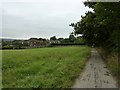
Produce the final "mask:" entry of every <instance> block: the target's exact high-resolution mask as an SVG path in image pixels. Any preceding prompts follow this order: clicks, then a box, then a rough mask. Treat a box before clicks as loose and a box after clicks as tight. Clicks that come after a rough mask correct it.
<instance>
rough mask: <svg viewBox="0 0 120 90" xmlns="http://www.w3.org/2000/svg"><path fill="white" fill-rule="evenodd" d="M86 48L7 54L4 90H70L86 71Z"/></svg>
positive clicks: (7, 51) (42, 49)
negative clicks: (13, 89)
mask: <svg viewBox="0 0 120 90" xmlns="http://www.w3.org/2000/svg"><path fill="white" fill-rule="evenodd" d="M89 55H90V48H89V47H86V46H82V47H79V46H76V47H73V46H72V47H55V48H39V49H26V50H3V57H2V60H3V64H2V69H3V71H2V73H3V88H66V87H67V88H68V87H71V86H72V84H73V83H74V80H75V78H76V77H77V76H78V75H79V74H80V72H81V71H82V69H83V68H84V65H85V62H86V60H87V57H88V56H89Z"/></svg>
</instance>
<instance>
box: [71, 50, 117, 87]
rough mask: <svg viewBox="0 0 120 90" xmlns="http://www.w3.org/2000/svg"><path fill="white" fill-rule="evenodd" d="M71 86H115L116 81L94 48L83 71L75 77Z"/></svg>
mask: <svg viewBox="0 0 120 90" xmlns="http://www.w3.org/2000/svg"><path fill="white" fill-rule="evenodd" d="M72 88H117V86H116V81H115V80H114V79H113V77H112V75H111V74H110V71H109V70H108V69H107V67H106V65H105V64H104V62H103V61H102V58H101V56H100V55H99V54H98V52H97V51H96V50H95V49H94V48H93V49H92V51H91V58H90V59H89V61H88V62H87V64H86V67H85V70H84V72H83V73H82V74H81V76H79V78H77V79H76V81H75V84H74V85H73V87H72Z"/></svg>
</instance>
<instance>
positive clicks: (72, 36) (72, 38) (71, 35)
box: [69, 33, 76, 42]
mask: <svg viewBox="0 0 120 90" xmlns="http://www.w3.org/2000/svg"><path fill="white" fill-rule="evenodd" d="M69 40H70V42H74V41H75V40H76V38H75V36H74V35H73V33H71V34H70V35H69Z"/></svg>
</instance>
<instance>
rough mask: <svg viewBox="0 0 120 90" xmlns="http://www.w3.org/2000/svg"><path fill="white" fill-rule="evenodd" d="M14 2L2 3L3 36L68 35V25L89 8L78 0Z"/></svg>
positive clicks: (70, 30) (69, 28) (47, 36)
mask: <svg viewBox="0 0 120 90" xmlns="http://www.w3.org/2000/svg"><path fill="white" fill-rule="evenodd" d="M12 1H14V0H10V1H9V2H8V0H5V1H4V3H3V14H2V15H3V22H2V25H3V37H12V38H29V37H32V36H34V37H46V38H49V37H51V36H53V35H56V36H57V37H68V35H69V33H70V32H72V28H71V27H69V24H70V23H72V22H76V21H79V19H80V16H81V15H84V13H85V12H86V11H88V10H89V8H87V7H85V6H84V5H83V3H82V1H79V0H74V2H73V0H69V1H68V0H64V1H63V0H58V1H57V0H39V2H36V1H37V0H35V1H34V0H30V1H31V2H30V1H29V2H28V1H27V0H25V1H24V2H22V1H21V2H18V1H20V0H16V2H12Z"/></svg>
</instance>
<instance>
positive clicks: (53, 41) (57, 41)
mask: <svg viewBox="0 0 120 90" xmlns="http://www.w3.org/2000/svg"><path fill="white" fill-rule="evenodd" d="M49 43H50V44H51V43H57V44H58V43H60V41H59V40H50V41H49Z"/></svg>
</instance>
